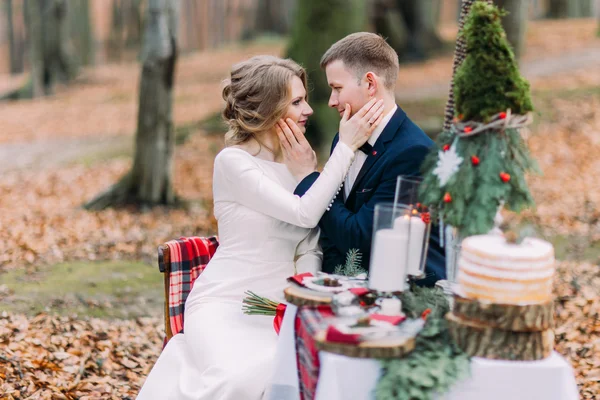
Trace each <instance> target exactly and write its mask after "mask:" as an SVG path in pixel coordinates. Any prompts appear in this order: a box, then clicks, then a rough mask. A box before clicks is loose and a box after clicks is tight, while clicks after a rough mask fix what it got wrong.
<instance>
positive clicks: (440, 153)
mask: <svg viewBox="0 0 600 400" xmlns="http://www.w3.org/2000/svg"><path fill="white" fill-rule="evenodd" d="M501 15H502V13H501V12H500V11H499V10H498V8H496V7H495V6H493V5H489V4H487V2H483V1H478V2H476V3H475V4H473V6H472V8H471V12H470V14H469V17H468V19H467V22H466V24H465V31H464V34H465V35H466V39H467V43H468V53H467V58H466V59H465V61H464V63H463V64H462V66H461V67H460V68H459V69H458V70H457V76H456V86H455V95H456V107H457V110H458V113H461V114H463V115H462V116H461V117H462V118H461V121H460V123H458V124H456V125H454V126H452V127H451V129H450V130H449V131H444V132H442V133H441V134H440V135H439V137H438V139H437V142H436V146H435V147H434V148H433V149H432V151H431V153H430V154H429V155H428V157H427V158H426V160H425V162H424V163H423V166H422V172H423V183H422V184H421V187H420V201H421V202H422V203H423V204H426V205H428V206H430V207H431V208H432V211H433V212H434V213H435V214H437V215H438V216H440V217H441V218H442V220H443V221H444V224H446V225H451V226H454V227H456V228H458V229H459V233H460V236H461V237H466V236H470V235H477V234H484V233H487V232H489V231H490V230H491V229H492V228H493V227H494V217H495V215H496V212H497V211H498V208H499V207H500V206H501V205H504V206H505V207H506V208H508V209H511V210H513V211H517V212H518V211H521V210H522V209H524V208H529V207H532V206H533V205H534V202H533V198H532V196H531V193H530V191H529V188H528V186H527V182H526V180H525V173H526V172H527V171H537V166H536V163H535V161H534V160H532V159H531V157H530V154H529V150H528V148H527V144H526V143H525V141H524V140H523V139H522V137H521V135H520V134H519V130H518V129H517V128H511V127H508V128H505V127H504V125H502V124H500V126H498V125H496V126H490V125H488V123H489V122H494V121H495V122H497V121H498V120H499V119H500V120H502V121H506V120H505V118H507V119H508V120H511V118H512V117H511V115H515V114H520V115H525V114H527V112H528V111H530V110H531V109H532V106H531V99H530V93H529V84H528V83H527V82H526V81H525V80H524V79H523V78H522V77H521V75H520V74H519V71H518V67H517V64H516V62H515V60H514V57H513V55H512V52H511V51H510V48H509V45H508V43H507V41H506V39H505V37H504V32H503V30H502V26H501V24H500V17H501ZM509 109H510V113H508V112H507V110H509ZM513 121H514V119H513ZM515 126H518V125H515ZM465 127H466V128H465ZM474 128H475V129H479V130H481V129H484V130H483V131H481V132H479V133H477V134H473V135H470V134H466V135H465V133H466V132H468V130H467V129H469V130H471V129H474ZM459 133H460V135H459Z"/></svg>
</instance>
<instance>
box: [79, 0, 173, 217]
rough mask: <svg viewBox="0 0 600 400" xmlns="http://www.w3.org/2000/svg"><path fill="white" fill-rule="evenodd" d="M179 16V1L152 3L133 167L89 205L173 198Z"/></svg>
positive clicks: (155, 0)
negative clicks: (173, 104)
mask: <svg viewBox="0 0 600 400" xmlns="http://www.w3.org/2000/svg"><path fill="white" fill-rule="evenodd" d="M178 14H179V10H178V8H177V2H172V1H170V0H149V1H148V13H147V18H146V24H145V32H144V45H143V49H142V74H141V80H140V92H139V109H138V123H137V132H136V137H135V155H134V161H133V167H132V170H131V171H130V172H129V173H128V174H127V175H126V176H125V177H124V178H123V179H122V180H121V181H120V182H118V183H117V184H116V185H114V186H113V187H112V188H111V189H109V190H108V191H107V192H105V193H103V194H101V195H100V196H98V197H97V198H96V199H94V200H92V201H90V202H89V203H87V204H86V205H85V207H86V208H88V209H103V208H106V207H109V206H118V205H124V204H141V205H148V206H152V205H158V204H173V203H174V202H175V194H174V191H173V183H172V178H171V177H172V169H173V168H172V167H173V152H174V149H175V137H174V129H173V119H172V102H173V84H174V77H175V62H176V59H177V23H178V21H179V18H178Z"/></svg>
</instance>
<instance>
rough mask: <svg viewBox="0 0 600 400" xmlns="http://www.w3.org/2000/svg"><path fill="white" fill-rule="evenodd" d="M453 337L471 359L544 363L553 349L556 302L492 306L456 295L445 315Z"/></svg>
mask: <svg viewBox="0 0 600 400" xmlns="http://www.w3.org/2000/svg"><path fill="white" fill-rule="evenodd" d="M446 319H447V320H448V323H449V328H450V333H451V334H452V337H453V338H454V340H455V341H456V342H457V344H458V345H459V346H460V348H462V349H463V350H464V351H465V353H467V354H469V355H470V356H477V357H484V358H490V359H498V360H520V361H533V360H541V359H544V358H546V357H548V356H550V354H551V353H552V350H553V348H554V332H553V327H554V302H553V301H549V302H546V303H542V304H525V305H514V304H492V303H484V302H480V301H478V300H475V299H468V298H466V297H462V296H461V295H460V294H455V295H454V308H453V310H452V312H450V313H448V314H447V315H446Z"/></svg>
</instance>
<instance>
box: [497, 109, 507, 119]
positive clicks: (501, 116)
mask: <svg viewBox="0 0 600 400" xmlns="http://www.w3.org/2000/svg"><path fill="white" fill-rule="evenodd" d="M498 117H500V119H504V118H506V113H505V112H504V111H502V112H501V113H500V114H498Z"/></svg>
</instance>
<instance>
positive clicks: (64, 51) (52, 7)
mask: <svg viewBox="0 0 600 400" xmlns="http://www.w3.org/2000/svg"><path fill="white" fill-rule="evenodd" d="M67 15H68V4H67V0H27V1H26V2H25V23H26V25H27V44H28V47H29V48H28V57H29V68H30V80H29V82H27V83H26V84H25V86H24V87H22V88H19V89H17V90H15V91H13V92H10V93H7V94H5V95H3V96H2V97H1V98H0V100H7V99H8V100H18V99H23V98H31V97H38V96H43V95H50V94H53V93H54V89H55V86H56V84H57V83H58V82H63V83H67V82H69V81H70V80H72V79H73V78H75V76H76V75H77V64H76V63H75V62H74V59H73V51H72V49H71V42H70V37H69V26H68V23H67Z"/></svg>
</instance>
